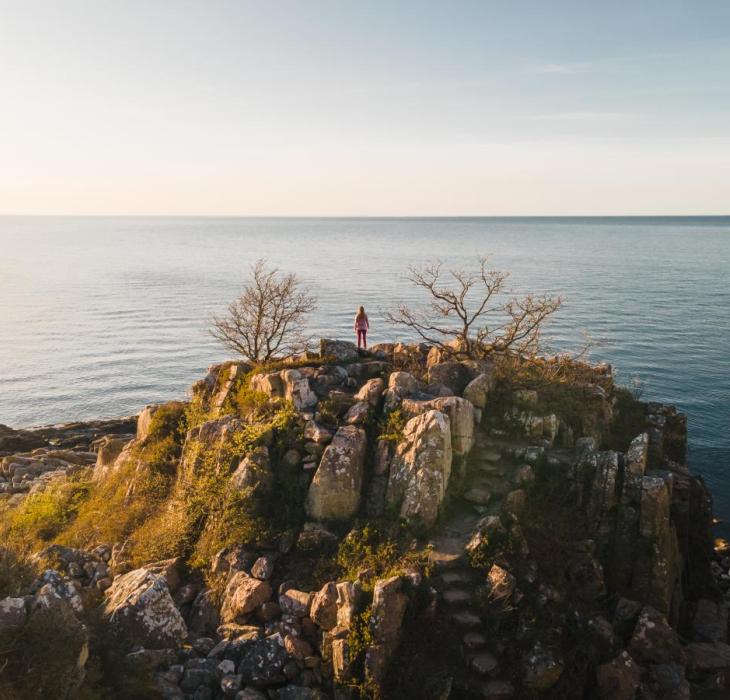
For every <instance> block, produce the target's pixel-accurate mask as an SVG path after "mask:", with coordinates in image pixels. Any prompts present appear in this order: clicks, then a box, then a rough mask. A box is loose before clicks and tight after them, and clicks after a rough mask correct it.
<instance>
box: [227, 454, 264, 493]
mask: <svg viewBox="0 0 730 700" xmlns="http://www.w3.org/2000/svg"><path fill="white" fill-rule="evenodd" d="M273 483H274V472H273V471H272V469H271V463H270V460H269V450H268V448H267V447H264V446H261V447H257V448H256V449H254V450H253V451H252V452H251V453H250V454H248V455H246V457H244V458H243V459H242V460H241V462H240V464H239V465H238V468H237V469H236V471H235V472H233V475H232V476H231V485H232V486H234V487H235V488H237V489H239V490H246V489H251V490H253V491H254V492H255V493H256V495H260V494H263V493H267V492H268V491H269V490H270V489H271V487H272V485H273Z"/></svg>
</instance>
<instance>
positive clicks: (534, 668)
mask: <svg viewBox="0 0 730 700" xmlns="http://www.w3.org/2000/svg"><path fill="white" fill-rule="evenodd" d="M522 670H523V677H522V679H523V682H524V684H525V686H527V688H529V689H530V690H533V691H543V690H547V689H548V688H551V687H552V686H554V685H555V684H556V683H557V682H558V679H559V678H560V676H561V675H562V674H563V661H562V659H561V658H560V653H559V651H558V650H556V649H552V648H551V647H548V646H546V645H544V644H542V643H541V642H536V643H535V645H534V646H533V647H532V649H531V650H530V652H529V653H528V654H526V655H525V656H524V657H523V658H522Z"/></svg>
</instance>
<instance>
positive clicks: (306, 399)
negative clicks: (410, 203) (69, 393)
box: [0, 340, 730, 700]
mask: <svg viewBox="0 0 730 700" xmlns="http://www.w3.org/2000/svg"><path fill="white" fill-rule="evenodd" d="M0 498H2V499H3V500H2V506H1V507H2V510H1V511H0V514H1V517H2V528H1V531H2V537H3V541H2V544H0V547H1V548H2V549H0V653H1V654H2V655H3V658H4V661H2V662H0V673H1V674H2V676H1V680H0V695H2V697H5V696H7V697H8V698H16V697H18V698H22V697H37V696H44V697H106V696H109V697H150V698H153V697H164V698H179V699H187V698H194V699H196V700H203V699H207V698H224V697H231V698H237V699H238V700H254V699H263V698H281V699H299V700H304V699H310V698H312V699H319V698H338V699H339V698H341V699H343V700H345V699H349V698H369V697H382V698H424V699H428V698H433V699H434V700H436V699H439V700H445V699H446V698H454V699H456V698H466V699H468V698H510V697H515V698H519V697H542V696H545V697H556V698H558V697H559V698H570V697H575V698H581V697H596V698H607V699H608V698H626V699H630V698H689V697H690V696H692V697H703V696H704V695H703V694H707V696H708V697H709V694H710V693H713V692H714V693H720V694H719V695H716V696H717V697H720V696H722V695H721V694H722V693H730V680H729V679H730V675H728V674H729V673H730V646H728V615H727V605H726V598H725V593H726V591H727V590H728V588H729V587H730V575H729V574H728V568H729V567H730V557H729V556H728V550H727V547H726V546H725V545H724V543H722V542H715V543H713V539H712V532H711V526H712V502H711V498H710V496H709V494H708V492H707V489H706V488H705V486H704V484H703V482H702V480H701V479H700V478H698V477H696V476H694V475H692V474H691V473H690V470H689V468H688V466H687V462H686V420H685V417H684V416H683V415H682V414H681V413H679V412H677V410H676V409H674V408H673V407H670V406H663V405H659V404H654V403H642V402H640V401H638V400H636V399H635V398H634V397H632V396H631V394H630V393H629V392H627V391H626V390H623V389H621V388H619V387H617V386H616V385H615V384H614V381H613V378H612V375H611V369H610V367H606V366H590V365H587V364H583V363H570V362H567V361H565V360H561V359H557V358H556V359H545V360H540V361H538V362H533V363H521V362H519V361H517V360H516V359H515V358H508V357H501V358H500V357H498V358H493V359H490V360H489V361H487V360H479V361H477V360H458V359H455V358H450V357H447V356H444V355H443V353H442V352H440V351H439V350H437V349H436V348H432V347H428V346H426V345H423V344H416V345H403V344H396V345H380V346H376V347H374V348H373V349H372V350H371V351H370V352H368V353H358V351H357V350H356V349H355V348H354V346H352V345H351V344H350V343H345V342H342V341H332V340H323V341H322V343H321V350H320V353H319V354H317V355H308V356H305V357H302V358H298V359H297V360H296V361H290V362H287V363H279V364H278V365H271V366H268V367H253V366H250V365H247V364H245V363H242V362H229V363H225V364H223V365H218V366H215V367H212V368H210V370H209V372H208V374H207V376H206V377H205V378H204V379H202V380H201V381H199V382H198V383H196V384H195V385H194V386H193V388H192V391H191V396H190V398H189V400H188V401H185V402H172V403H170V404H165V405H161V406H148V407H146V408H145V409H144V410H142V412H141V413H140V414H139V416H138V417H137V419H136V421H135V422H131V421H129V420H121V421H113V422H106V423H105V422H97V423H92V424H73V425H68V426H55V427H53V428H46V429H38V430H34V431H14V430H11V429H9V428H5V427H1V428H0ZM49 630H54V632H53V634H51V635H49ZM3 694H4V695H3Z"/></svg>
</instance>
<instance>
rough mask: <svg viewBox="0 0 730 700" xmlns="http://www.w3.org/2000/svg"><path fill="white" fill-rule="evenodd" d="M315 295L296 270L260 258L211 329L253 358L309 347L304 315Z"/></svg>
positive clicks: (215, 336)
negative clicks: (285, 270)
mask: <svg viewBox="0 0 730 700" xmlns="http://www.w3.org/2000/svg"><path fill="white" fill-rule="evenodd" d="M315 306H316V299H315V298H314V297H313V296H312V295H311V294H310V293H309V290H308V289H306V288H304V287H302V284H301V281H300V280H299V278H298V277H297V276H296V275H295V274H294V273H289V274H284V273H281V272H279V270H278V269H277V268H268V267H267V266H266V261H265V260H259V261H258V262H257V263H256V264H255V265H253V266H252V268H251V278H250V281H249V283H248V285H247V286H246V287H245V288H244V290H243V293H242V294H241V296H239V297H238V298H237V299H235V300H234V301H232V302H231V303H230V304H229V305H228V311H227V313H226V314H225V315H224V316H220V317H218V316H214V317H213V320H212V322H211V327H210V333H211V335H212V336H213V337H214V338H216V339H217V340H219V341H220V342H221V343H223V345H225V346H226V347H228V348H230V349H231V350H234V351H235V352H238V353H240V354H241V355H243V356H244V357H245V358H246V359H248V360H251V361H253V362H266V361H267V360H270V359H272V358H275V357H286V356H289V355H292V354H293V353H296V352H301V351H303V350H305V349H306V347H307V343H308V338H306V336H305V334H304V331H305V317H306V315H307V314H308V313H309V312H310V311H312V310H314V308H315Z"/></svg>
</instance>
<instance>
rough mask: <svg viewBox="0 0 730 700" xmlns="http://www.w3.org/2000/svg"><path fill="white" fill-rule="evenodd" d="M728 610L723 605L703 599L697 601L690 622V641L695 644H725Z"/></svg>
mask: <svg viewBox="0 0 730 700" xmlns="http://www.w3.org/2000/svg"><path fill="white" fill-rule="evenodd" d="M727 625H728V610H727V607H726V606H725V605H724V604H723V603H716V602H715V601H713V600H707V599H706V598H703V599H702V600H699V601H697V609H696V611H695V616H694V619H693V620H692V639H693V640H694V641H695V642H727V639H728V637H727V632H728V628H727Z"/></svg>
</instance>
